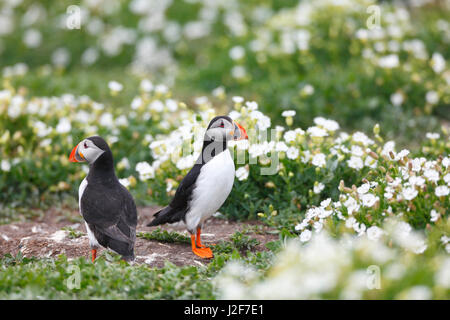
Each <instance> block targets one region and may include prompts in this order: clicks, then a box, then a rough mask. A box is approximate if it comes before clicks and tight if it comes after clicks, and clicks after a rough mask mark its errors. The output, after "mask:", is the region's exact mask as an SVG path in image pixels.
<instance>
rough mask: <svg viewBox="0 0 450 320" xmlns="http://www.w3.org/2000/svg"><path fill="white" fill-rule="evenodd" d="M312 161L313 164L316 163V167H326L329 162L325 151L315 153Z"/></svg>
mask: <svg viewBox="0 0 450 320" xmlns="http://www.w3.org/2000/svg"><path fill="white" fill-rule="evenodd" d="M311 163H312V164H313V165H315V166H316V167H320V168H323V167H325V165H326V163H327V162H326V157H325V155H324V154H323V153H318V154H315V155H314V157H313V158H312V161H311Z"/></svg>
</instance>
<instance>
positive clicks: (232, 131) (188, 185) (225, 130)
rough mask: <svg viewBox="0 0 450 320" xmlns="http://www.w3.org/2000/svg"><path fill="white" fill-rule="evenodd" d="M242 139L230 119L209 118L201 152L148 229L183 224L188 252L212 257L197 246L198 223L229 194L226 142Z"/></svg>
mask: <svg viewBox="0 0 450 320" xmlns="http://www.w3.org/2000/svg"><path fill="white" fill-rule="evenodd" d="M242 139H248V136H247V132H246V131H245V129H244V128H243V127H242V126H241V125H239V124H238V123H237V122H235V121H233V120H232V119H231V118H230V117H227V116H219V117H215V118H214V119H212V120H211V122H210V123H209V125H208V128H207V130H206V133H205V136H204V141H203V148H202V153H201V154H200V156H199V158H198V159H197V161H196V162H195V164H194V166H193V167H192V169H191V170H190V171H189V173H188V174H187V175H186V176H185V177H184V179H183V180H182V181H181V183H180V185H179V186H178V189H177V191H176V193H175V196H174V198H173V199H172V201H171V202H170V204H169V205H168V206H167V207H165V208H163V209H162V210H160V211H158V212H157V213H156V214H155V215H154V217H155V218H154V219H153V221H152V222H151V223H149V224H148V226H156V225H160V224H164V223H175V222H178V221H183V222H184V223H185V224H186V227H187V230H188V231H189V233H190V234H191V244H192V251H193V252H194V253H195V254H196V255H197V256H199V257H201V258H212V257H213V254H212V251H211V249H210V248H207V247H205V246H203V245H202V243H201V228H202V224H203V222H204V221H205V220H206V219H207V218H209V217H210V216H211V215H212V214H214V213H215V212H217V210H218V209H219V208H220V207H221V206H222V204H223V203H224V202H225V200H226V199H227V197H228V195H229V194H230V192H231V189H232V187H233V182H234V176H235V167H234V161H233V159H232V157H231V154H230V151H229V150H228V147H227V142H228V141H229V140H242ZM196 235H197V238H196Z"/></svg>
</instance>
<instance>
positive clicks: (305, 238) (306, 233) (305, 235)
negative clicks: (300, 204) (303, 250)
mask: <svg viewBox="0 0 450 320" xmlns="http://www.w3.org/2000/svg"><path fill="white" fill-rule="evenodd" d="M311 236H312V232H311V231H310V230H308V229H306V230H304V231H303V232H302V233H301V234H300V241H301V242H308V241H309V240H310V239H311Z"/></svg>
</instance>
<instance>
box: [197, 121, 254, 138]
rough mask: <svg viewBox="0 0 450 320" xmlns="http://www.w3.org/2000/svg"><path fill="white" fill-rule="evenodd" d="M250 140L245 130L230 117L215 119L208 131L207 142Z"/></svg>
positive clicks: (210, 123)
mask: <svg viewBox="0 0 450 320" xmlns="http://www.w3.org/2000/svg"><path fill="white" fill-rule="evenodd" d="M243 139H248V136H247V132H246V131H245V129H244V128H243V127H242V126H241V125H240V124H239V123H237V122H236V121H233V120H232V119H231V118H230V117H228V116H217V117H215V118H213V119H212V120H211V121H210V122H209V125H208V128H207V129H206V134H205V140H212V141H229V140H243Z"/></svg>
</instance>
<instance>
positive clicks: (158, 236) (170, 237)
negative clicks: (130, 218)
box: [137, 228, 191, 243]
mask: <svg viewBox="0 0 450 320" xmlns="http://www.w3.org/2000/svg"><path fill="white" fill-rule="evenodd" d="M137 236H138V237H140V238H143V239H146V240H152V241H161V242H168V243H175V242H176V243H191V239H190V238H189V237H187V236H185V235H183V234H180V233H178V232H175V231H167V230H162V229H161V228H158V229H156V230H153V231H152V232H138V234H137Z"/></svg>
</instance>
